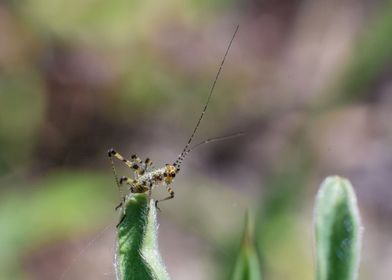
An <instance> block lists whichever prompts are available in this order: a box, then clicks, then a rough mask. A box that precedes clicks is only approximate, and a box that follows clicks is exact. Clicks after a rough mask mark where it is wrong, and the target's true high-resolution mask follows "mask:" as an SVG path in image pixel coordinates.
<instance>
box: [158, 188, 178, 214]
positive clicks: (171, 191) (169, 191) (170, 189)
mask: <svg viewBox="0 0 392 280" xmlns="http://www.w3.org/2000/svg"><path fill="white" fill-rule="evenodd" d="M166 190H167V192H168V193H169V196H168V197H165V198H163V199H159V200H156V201H155V207H156V208H157V209H158V210H160V209H159V207H158V203H159V202H162V201H165V200H169V199H172V198H174V191H173V189H172V188H171V187H170V186H169V185H167V186H166Z"/></svg>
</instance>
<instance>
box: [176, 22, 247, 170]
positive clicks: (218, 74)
mask: <svg viewBox="0 0 392 280" xmlns="http://www.w3.org/2000/svg"><path fill="white" fill-rule="evenodd" d="M239 27H240V26H239V25H237V27H236V29H235V31H234V33H233V36H232V37H231V40H230V42H229V45H228V46H227V49H226V52H225V55H224V56H223V59H222V62H221V64H220V66H219V70H218V72H217V73H216V76H215V79H214V82H213V83H212V86H211V89H210V94H209V95H208V98H207V102H206V104H205V105H204V108H203V111H202V112H201V115H200V117H199V120H198V121H197V123H196V126H195V128H194V129H193V132H192V135H191V137H189V140H188V142H187V143H186V145H185V148H184V150H183V151H182V152H181V154H180V155H179V156H178V158H177V160H176V161H175V163H174V164H173V165H174V166H176V167H177V168H179V167H180V165H181V162H182V161H183V160H184V158H185V156H186V155H187V154H188V153H189V152H190V151H189V150H192V148H191V149H189V146H190V145H191V143H192V140H193V137H194V136H195V134H196V131H197V129H198V128H199V125H200V123H201V120H202V119H203V117H204V114H205V112H206V111H207V107H208V104H209V103H210V99H211V96H212V93H213V92H214V89H215V85H216V82H217V81H218V78H219V76H220V73H221V71H222V67H223V64H224V63H225V60H226V56H227V54H228V53H229V50H230V47H231V44H232V43H233V41H234V38H235V35H236V34H237V31H238V28H239ZM209 140H210V141H209V142H211V141H212V139H209ZM206 141H207V140H206ZM206 143H208V142H206ZM199 144H200V145H201V144H202V143H199ZM199 144H198V145H199ZM198 145H196V146H198Z"/></svg>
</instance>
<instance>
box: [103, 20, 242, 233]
mask: <svg viewBox="0 0 392 280" xmlns="http://www.w3.org/2000/svg"><path fill="white" fill-rule="evenodd" d="M238 28H239V26H237V27H236V29H235V31H234V33H233V36H232V38H231V40H230V42H229V45H228V47H227V49H226V52H225V54H224V56H223V59H222V61H221V64H220V66H219V70H218V72H217V74H216V76H215V79H214V82H213V83H212V86H211V89H210V92H209V95H208V98H207V101H206V103H205V105H204V108H203V110H202V112H201V115H200V117H199V119H198V121H197V123H196V126H195V127H194V129H193V132H192V134H191V136H190V137H189V139H188V142H187V143H186V145H185V147H184V149H183V150H182V152H181V154H180V155H179V156H178V158H177V159H176V160H175V162H174V163H172V164H169V163H168V164H166V165H165V167H162V168H158V169H153V168H152V161H151V159H149V158H146V159H145V160H144V161H142V160H141V159H140V158H139V157H138V156H137V155H132V156H131V159H130V160H128V159H126V158H125V157H123V156H122V155H121V154H119V153H118V152H116V151H115V150H114V149H109V151H108V157H109V161H110V164H111V166H112V169H113V174H114V179H115V181H116V185H117V187H118V189H119V191H120V195H121V197H122V201H121V203H120V204H119V205H118V206H117V207H116V210H117V209H118V208H121V207H122V206H123V205H124V203H125V201H126V195H124V194H123V193H122V191H121V185H123V184H124V183H125V184H127V185H128V187H129V192H130V194H135V193H146V192H148V195H149V197H151V194H152V190H153V188H154V187H156V186H160V185H163V186H165V187H166V190H167V192H168V193H169V195H168V196H167V197H165V198H163V199H160V200H156V201H155V207H156V208H158V203H159V202H162V201H165V200H169V199H172V198H174V191H173V189H172V188H171V187H170V185H171V184H172V183H173V180H174V178H175V177H176V176H177V174H178V173H179V172H180V168H181V164H182V162H183V160H184V159H185V157H186V156H187V155H188V154H189V153H190V152H192V150H193V149H194V148H196V147H198V146H200V145H203V144H206V143H210V142H213V141H218V140H223V139H228V138H232V137H237V136H239V135H242V133H236V134H232V135H229V136H223V137H216V138H210V139H207V140H204V141H202V142H200V143H198V144H196V145H194V146H191V143H192V140H193V138H194V136H195V134H196V132H197V129H198V128H199V125H200V123H201V121H202V119H203V117H204V114H205V112H206V111H207V107H208V104H209V103H210V99H211V96H212V93H213V92H214V89H215V85H216V82H217V81H218V78H219V76H220V73H221V71H222V67H223V64H224V63H225V60H226V57H227V54H228V53H229V50H230V47H231V45H232V43H233V40H234V38H235V35H236V34H237V31H238ZM113 158H116V159H118V160H120V161H122V162H123V163H124V164H125V165H127V166H128V167H129V168H130V169H132V170H133V173H134V176H133V178H129V177H126V176H122V177H121V178H120V179H119V178H118V176H117V172H116V169H115V166H114V161H113ZM158 209H159V208H158ZM123 210H124V207H123ZM123 212H124V211H123ZM124 218H125V213H124V214H123V217H122V219H121V220H120V222H119V223H118V224H117V227H118V226H119V225H120V224H121V222H122V221H123V220H124Z"/></svg>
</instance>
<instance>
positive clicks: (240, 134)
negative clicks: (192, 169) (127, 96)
mask: <svg viewBox="0 0 392 280" xmlns="http://www.w3.org/2000/svg"><path fill="white" fill-rule="evenodd" d="M244 134H245V133H244V132H237V133H234V134H230V135H226V136H219V137H214V138H209V139H206V140H204V141H201V142H200V143H197V144H196V145H194V146H192V147H190V148H189V149H188V150H186V151H185V152H184V157H186V156H187V155H188V154H189V153H190V152H192V151H193V150H194V149H196V148H197V147H199V146H201V145H204V144H207V143H211V142H216V141H222V140H228V139H231V138H235V137H239V136H242V135H244ZM180 164H181V162H180ZM178 168H179V165H178Z"/></svg>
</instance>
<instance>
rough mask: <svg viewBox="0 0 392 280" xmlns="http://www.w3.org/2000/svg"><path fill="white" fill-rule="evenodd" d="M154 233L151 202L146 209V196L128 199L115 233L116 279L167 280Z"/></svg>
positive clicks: (152, 203) (155, 230) (154, 216)
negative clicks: (123, 215) (122, 218)
mask: <svg viewBox="0 0 392 280" xmlns="http://www.w3.org/2000/svg"><path fill="white" fill-rule="evenodd" d="M157 230H158V227H157V221H156V209H155V204H154V201H153V200H151V201H150V205H149V204H148V197H147V195H146V194H135V195H133V196H132V197H131V198H129V199H128V200H127V201H126V205H125V218H124V220H123V221H122V222H121V224H120V225H119V227H118V232H117V256H116V273H117V279H120V280H149V279H154V280H169V279H170V278H169V275H168V273H167V272H166V269H165V266H164V265H163V262H162V260H161V256H160V253H159V250H158V242H157Z"/></svg>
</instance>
